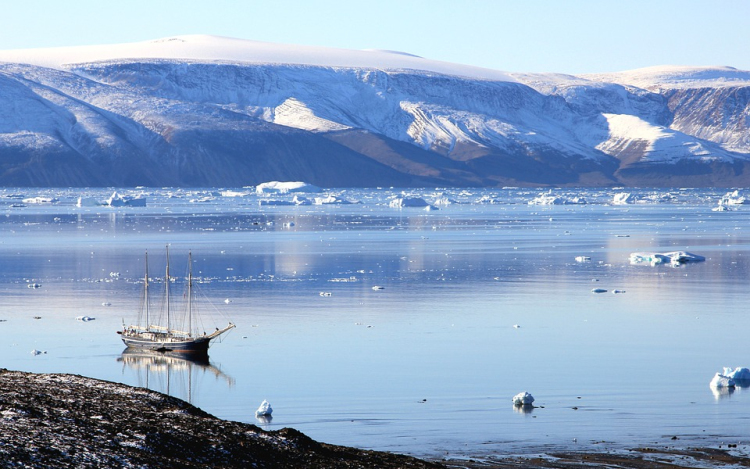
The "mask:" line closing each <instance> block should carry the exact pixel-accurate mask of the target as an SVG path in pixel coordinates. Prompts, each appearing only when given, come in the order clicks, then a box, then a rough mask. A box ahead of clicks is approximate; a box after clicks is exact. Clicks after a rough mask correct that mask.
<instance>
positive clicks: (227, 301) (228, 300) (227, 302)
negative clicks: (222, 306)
mask: <svg viewBox="0 0 750 469" xmlns="http://www.w3.org/2000/svg"><path fill="white" fill-rule="evenodd" d="M231 302H232V300H230V299H229V298H227V299H226V300H224V303H226V304H229V303H231Z"/></svg>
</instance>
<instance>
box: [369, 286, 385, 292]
mask: <svg viewBox="0 0 750 469" xmlns="http://www.w3.org/2000/svg"><path fill="white" fill-rule="evenodd" d="M372 289H373V290H375V291H377V290H385V287H381V286H380V285H375V286H374V287H372Z"/></svg>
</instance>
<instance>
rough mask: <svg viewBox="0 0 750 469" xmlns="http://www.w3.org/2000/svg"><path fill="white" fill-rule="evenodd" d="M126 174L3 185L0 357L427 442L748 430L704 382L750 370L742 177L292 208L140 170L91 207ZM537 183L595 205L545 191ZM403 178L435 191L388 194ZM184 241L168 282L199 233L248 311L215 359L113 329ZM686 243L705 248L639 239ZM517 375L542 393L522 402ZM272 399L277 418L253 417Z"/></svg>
mask: <svg viewBox="0 0 750 469" xmlns="http://www.w3.org/2000/svg"><path fill="white" fill-rule="evenodd" d="M112 191H113V190H111V189H110V190H103V189H86V190H72V189H64V190H60V189H3V190H2V191H0V265H1V266H2V269H0V321H1V322H0V335H1V336H2V338H3V339H2V341H1V342H0V350H2V352H0V367H4V368H9V369H16V370H23V371H32V372H53V373H75V374H81V375H85V376H90V377H94V378H101V379H105V380H111V381H117V382H122V383H125V384H129V385H134V386H145V387H149V388H151V389H154V390H157V391H161V392H165V393H168V394H170V395H173V396H176V397H180V398H182V399H185V400H188V401H190V402H191V403H193V404H194V405H196V406H198V407H200V408H202V409H204V410H206V411H207V412H209V413H211V414H213V415H215V416H217V417H221V418H224V419H230V420H237V421H242V422H248V423H253V424H256V425H259V426H261V427H262V428H264V429H268V430H276V429H281V428H283V427H293V428H296V429H298V430H300V431H302V432H304V433H305V434H307V435H309V436H310V437H312V438H314V439H316V440H320V441H324V442H327V443H333V444H341V445H350V446H356V447H360V448H371V449H377V450H387V451H394V452H400V453H407V454H412V455H417V456H421V457H437V458H439V457H443V456H458V457H460V456H467V457H470V456H475V455H482V454H486V453H492V452H499V453H503V454H509V453H530V452H542V451H548V450H550V449H556V448H571V447H574V448H577V449H586V448H589V447H593V448H598V449H604V448H618V447H620V448H626V447H633V446H639V445H655V444H658V445H663V446H672V445H676V444H679V445H683V446H691V445H698V444H700V445H709V446H710V445H719V444H724V443H742V442H743V441H744V442H745V443H747V441H750V388H743V387H740V386H738V387H736V388H734V389H733V390H721V391H719V390H715V389H712V388H710V387H709V382H710V381H711V379H712V378H713V376H714V375H715V373H717V372H720V371H722V370H723V367H733V368H734V367H750V341H749V340H748V333H749V332H750V312H749V311H748V304H750V301H749V300H750V288H748V279H749V273H750V205H734V206H731V208H732V210H729V211H722V212H718V211H714V210H712V209H714V208H716V207H717V203H718V201H719V199H720V198H721V197H722V196H723V195H724V194H725V193H726V192H727V191H726V190H697V189H675V190H672V191H666V190H659V191H655V190H638V191H631V192H632V194H633V197H631V201H632V202H633V203H630V204H626V205H615V204H613V201H614V197H615V195H616V194H618V193H621V192H626V191H625V190H617V189H608V190H553V191H550V192H549V193H547V192H543V191H540V190H529V189H514V188H509V189H502V190H500V189H497V190H479V189H477V190H473V189H472V190H465V189H450V188H442V189H422V190H408V191H402V190H399V189H372V190H359V189H358V190H337V191H335V192H327V191H326V192H323V193H321V194H302V195H300V194H297V196H298V200H299V197H302V196H304V197H306V198H307V200H309V201H311V202H312V201H313V199H314V198H315V197H325V196H327V195H330V194H332V195H334V196H336V197H337V198H338V199H339V201H341V200H343V201H348V202H353V203H351V204H344V203H332V204H320V205H314V204H313V205H284V204H291V203H292V201H293V197H294V196H295V194H278V195H261V196H259V195H256V194H255V193H254V191H253V190H252V189H247V188H233V189H231V190H226V189H218V188H216V189H169V188H165V189H148V188H144V189H138V190H132V189H131V190H122V191H121V192H122V193H124V194H130V195H142V196H143V197H146V199H147V205H146V206H145V207H127V206H125V207H107V206H84V207H77V206H76V202H77V199H78V197H79V196H83V197H84V202H85V200H86V198H88V199H95V200H100V201H103V200H106V199H107V198H108V197H109V196H110V195H111V193H112ZM540 195H543V196H548V197H549V196H553V197H558V202H559V201H568V202H583V201H584V200H581V199H585V202H587V203H577V204H572V203H570V204H565V205H535V204H529V202H530V201H533V200H535V199H536V198H537V197H538V196H540ZM404 196H408V197H419V198H422V199H423V200H425V201H427V202H428V203H431V204H435V205H433V208H434V209H424V208H417V207H404V208H392V207H391V206H390V205H389V204H390V202H391V201H392V200H393V199H395V198H399V197H404ZM33 197H40V199H38V200H29V199H30V198H33ZM49 199H51V200H49ZM24 200H25V201H24ZM331 200H333V199H331ZM261 201H264V202H262V203H261ZM329 201H330V200H329ZM84 205H85V203H84ZM167 245H169V252H170V257H171V271H172V275H174V276H175V277H176V278H175V279H174V280H173V285H172V291H173V292H174V295H173V303H174V304H178V303H181V301H182V295H183V293H182V291H183V288H184V285H185V272H186V267H187V257H188V252H189V251H190V252H192V255H193V270H194V275H195V276H196V277H197V281H196V285H197V286H198V287H199V288H198V289H199V290H200V291H201V293H202V294H203V296H204V301H203V303H201V308H200V311H201V312H202V313H203V316H202V317H203V321H204V322H203V323H202V324H203V325H204V328H205V329H206V330H208V331H211V330H213V328H214V327H223V326H225V325H226V324H227V322H228V321H232V322H233V323H234V324H236V325H237V328H236V329H234V330H232V331H231V332H230V333H229V334H228V335H226V336H225V337H224V338H223V340H222V341H221V342H220V343H216V344H214V345H213V346H212V348H211V349H210V351H209V355H210V358H209V361H208V362H191V361H186V360H184V359H181V358H178V357H171V356H163V355H149V354H138V353H128V352H125V351H124V346H123V344H122V342H121V340H120V338H119V336H118V335H117V334H116V331H117V330H120V329H122V327H123V324H131V323H132V321H134V320H135V318H136V317H137V315H138V309H139V306H140V304H141V296H142V295H141V291H142V289H143V277H144V275H145V273H144V268H145V262H144V255H145V253H146V251H148V257H149V276H150V277H151V278H152V282H151V288H150V290H151V298H152V308H154V310H155V309H156V308H158V307H159V305H160V303H161V300H160V298H159V295H160V293H159V291H160V288H163V286H164V270H165V264H166V261H165V251H166V249H165V247H166V246H167ZM670 251H687V252H690V253H693V254H697V255H699V256H703V257H705V261H704V262H696V263H686V264H682V265H670V264H669V263H663V264H658V265H650V264H646V265H633V264H631V262H630V259H629V257H630V254H631V253H634V252H658V253H664V252H670ZM580 256H585V257H587V258H590V259H580V260H581V261H580V262H579V261H577V260H576V258H577V257H580ZM373 287H381V288H376V289H374V288H373ZM594 288H598V289H602V290H606V292H603V293H593V292H592V289H594ZM615 290H617V291H618V293H613V291H615ZM80 316H88V317H90V318H94V319H93V320H89V321H82V320H77V319H76V318H77V317H80ZM32 351H34V353H32ZM523 391H527V392H529V393H531V394H532V395H533V396H534V398H535V401H534V406H535V407H533V408H526V409H519V408H515V407H514V406H513V405H512V402H511V399H512V397H513V396H514V395H516V394H518V393H520V392H523ZM264 399H265V400H268V401H269V402H270V404H271V405H272V407H273V409H274V412H273V418H272V419H271V420H259V419H257V418H256V417H255V410H256V409H257V408H258V406H259V405H260V404H261V402H262V401H263V400H264ZM674 437H676V438H677V439H676V440H675V439H673V438H674Z"/></svg>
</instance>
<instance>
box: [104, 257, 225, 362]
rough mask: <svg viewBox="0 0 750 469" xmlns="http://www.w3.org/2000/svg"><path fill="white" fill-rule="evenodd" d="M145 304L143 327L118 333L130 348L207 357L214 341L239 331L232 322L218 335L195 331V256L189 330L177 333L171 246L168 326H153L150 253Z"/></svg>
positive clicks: (189, 289)
mask: <svg viewBox="0 0 750 469" xmlns="http://www.w3.org/2000/svg"><path fill="white" fill-rule="evenodd" d="M143 283H144V300H143V313H144V314H143V316H145V321H144V322H143V324H139V325H131V326H125V325H124V324H123V329H122V330H121V331H117V333H118V334H120V335H121V337H122V341H123V342H124V343H125V345H127V346H128V347H129V348H135V349H143V350H156V351H159V352H183V353H188V352H190V353H207V352H208V346H209V345H210V343H211V341H212V340H213V339H215V338H217V337H219V336H220V335H222V334H224V333H225V332H227V331H228V330H230V329H232V328H234V327H235V325H234V324H232V323H231V322H230V323H229V324H228V325H227V326H226V327H225V328H223V329H219V328H216V330H215V331H213V332H211V333H210V334H207V333H206V332H203V333H202V334H199V333H197V332H195V331H193V323H194V318H193V256H192V253H190V254H188V281H187V295H186V298H187V312H186V315H187V318H186V319H187V327H186V330H184V331H182V330H177V329H175V328H173V327H172V324H171V323H172V320H173V318H172V313H171V305H170V296H169V285H170V283H171V277H170V274H169V246H167V271H166V277H165V279H164V283H165V292H164V293H165V313H166V314H165V316H166V321H165V324H163V325H161V324H151V319H152V318H150V317H149V294H148V287H149V278H148V252H146V274H145V276H144V280H143Z"/></svg>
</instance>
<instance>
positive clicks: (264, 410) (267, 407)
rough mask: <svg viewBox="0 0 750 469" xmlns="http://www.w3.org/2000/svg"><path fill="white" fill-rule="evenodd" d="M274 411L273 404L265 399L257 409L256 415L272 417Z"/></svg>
mask: <svg viewBox="0 0 750 469" xmlns="http://www.w3.org/2000/svg"><path fill="white" fill-rule="evenodd" d="M272 413H273V409H272V408H271V404H269V403H268V401H267V400H265V399H263V402H261V403H260V407H258V410H256V411H255V416H256V417H270V416H271V414H272Z"/></svg>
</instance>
